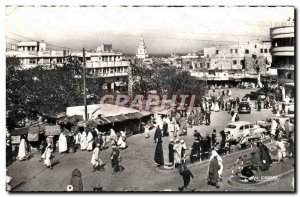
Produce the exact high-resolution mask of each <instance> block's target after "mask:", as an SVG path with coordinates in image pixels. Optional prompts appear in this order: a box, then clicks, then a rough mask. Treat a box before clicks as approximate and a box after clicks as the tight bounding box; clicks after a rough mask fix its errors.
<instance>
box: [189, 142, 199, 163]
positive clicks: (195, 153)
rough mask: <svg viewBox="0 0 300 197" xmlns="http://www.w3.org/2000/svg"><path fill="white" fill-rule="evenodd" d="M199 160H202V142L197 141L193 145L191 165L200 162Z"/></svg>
mask: <svg viewBox="0 0 300 197" xmlns="http://www.w3.org/2000/svg"><path fill="white" fill-rule="evenodd" d="M199 159H200V141H199V140H197V139H195V141H194V143H193V145H192V150H191V155H190V160H191V163H194V162H195V161H199Z"/></svg>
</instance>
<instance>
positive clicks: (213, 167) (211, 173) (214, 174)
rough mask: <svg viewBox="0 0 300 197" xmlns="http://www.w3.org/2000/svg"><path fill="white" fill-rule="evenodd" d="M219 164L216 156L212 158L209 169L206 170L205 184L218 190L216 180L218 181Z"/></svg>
mask: <svg viewBox="0 0 300 197" xmlns="http://www.w3.org/2000/svg"><path fill="white" fill-rule="evenodd" d="M219 167H220V166H219V163H218V159H217V157H216V156H214V157H212V158H211V159H210V162H209V168H208V180H207V184H208V185H212V186H215V187H216V188H220V186H219V185H218V180H219V174H218V170H219Z"/></svg>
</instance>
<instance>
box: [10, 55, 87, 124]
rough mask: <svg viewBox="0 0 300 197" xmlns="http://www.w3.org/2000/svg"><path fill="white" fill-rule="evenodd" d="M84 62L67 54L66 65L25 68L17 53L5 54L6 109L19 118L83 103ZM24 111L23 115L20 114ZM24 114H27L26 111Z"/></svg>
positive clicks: (57, 110)
mask: <svg viewBox="0 0 300 197" xmlns="http://www.w3.org/2000/svg"><path fill="white" fill-rule="evenodd" d="M81 75H82V67H81V62H80V61H79V60H78V59H77V58H76V57H68V58H67V61H66V63H65V65H64V66H62V67H58V66H55V65H54V67H52V68H49V67H45V66H37V67H34V68H30V69H26V70H25V69H22V67H21V65H20V61H19V59H18V58H17V57H7V58H6V89H7V91H6V100H7V110H10V111H11V115H12V116H13V117H14V119H16V121H20V119H22V118H24V116H26V117H28V118H31V119H32V118H33V119H34V118H35V117H36V114H37V113H41V114H55V113H58V112H63V111H65V110H66V107H69V106H75V105H82V104H83V83H82V78H78V76H81ZM20 112H23V113H22V114H23V116H19V115H18V114H20ZM24 114H25V115H24Z"/></svg>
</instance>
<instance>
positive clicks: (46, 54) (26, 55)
mask: <svg viewBox="0 0 300 197" xmlns="http://www.w3.org/2000/svg"><path fill="white" fill-rule="evenodd" d="M66 53H67V51H65V50H61V51H54V50H53V51H52V50H47V48H46V43H43V42H19V43H18V44H17V49H16V50H11V51H7V52H6V55H7V56H16V57H18V58H20V63H21V66H22V67H23V69H29V68H33V67H35V66H39V65H42V66H45V67H47V68H51V67H52V66H54V65H56V66H62V65H63V63H64V60H65V57H66Z"/></svg>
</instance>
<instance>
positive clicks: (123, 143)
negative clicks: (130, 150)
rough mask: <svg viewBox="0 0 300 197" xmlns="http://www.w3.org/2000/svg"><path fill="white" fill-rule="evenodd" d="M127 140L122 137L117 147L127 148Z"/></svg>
mask: <svg viewBox="0 0 300 197" xmlns="http://www.w3.org/2000/svg"><path fill="white" fill-rule="evenodd" d="M124 139H125V138H124V137H122V136H120V137H119V139H118V142H117V145H118V146H119V147H120V149H124V148H126V142H125V140H124Z"/></svg>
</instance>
